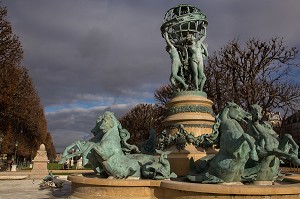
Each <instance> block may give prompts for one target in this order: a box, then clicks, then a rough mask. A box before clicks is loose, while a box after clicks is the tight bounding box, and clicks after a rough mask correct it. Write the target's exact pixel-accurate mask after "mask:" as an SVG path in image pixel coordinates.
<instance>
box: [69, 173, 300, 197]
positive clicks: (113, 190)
mask: <svg viewBox="0 0 300 199" xmlns="http://www.w3.org/2000/svg"><path fill="white" fill-rule="evenodd" d="M68 180H70V181H71V182H72V195H71V196H70V198H71V199H78V198H86V199H90V198H93V199H94V198H103V199H110V198H114V199H126V198H130V199H146V198H148V199H156V198H159V199H171V198H172V199H173V198H178V199H179V198H180V199H194V198H203V199H204V198H205V199H219V198H220V199H232V198H234V199H252V198H257V199H259V198H264V199H265V198H268V199H279V198H281V199H282V198H285V199H294V198H300V176H298V175H297V176H296V175H295V176H290V177H287V178H286V179H285V180H284V181H283V182H280V183H276V184H274V185H224V184H199V183H191V182H187V181H184V180H182V179H176V181H171V180H144V179H142V180H134V179H103V178H98V177H96V176H95V175H93V174H89V175H85V176H83V175H80V174H72V175H70V176H68Z"/></svg>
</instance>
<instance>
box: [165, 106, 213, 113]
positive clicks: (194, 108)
mask: <svg viewBox="0 0 300 199" xmlns="http://www.w3.org/2000/svg"><path fill="white" fill-rule="evenodd" d="M186 112H192V113H209V114H211V115H213V114H214V112H213V110H212V109H211V108H210V107H207V106H200V105H189V106H175V107H171V108H168V111H167V115H172V114H177V113H186Z"/></svg>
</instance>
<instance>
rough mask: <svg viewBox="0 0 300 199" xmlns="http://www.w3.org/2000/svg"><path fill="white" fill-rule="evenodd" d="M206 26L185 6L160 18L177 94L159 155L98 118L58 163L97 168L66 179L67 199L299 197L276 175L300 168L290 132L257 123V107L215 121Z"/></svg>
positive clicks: (298, 181) (232, 107) (297, 183)
mask: <svg viewBox="0 0 300 199" xmlns="http://www.w3.org/2000/svg"><path fill="white" fill-rule="evenodd" d="M207 25H208V20H207V17H206V16H205V15H204V14H203V13H202V11H201V10H200V9H198V8H196V7H194V6H191V5H187V4H180V5H178V6H176V7H174V8H172V9H170V10H169V11H167V13H166V15H165V17H164V21H163V25H162V26H161V33H162V36H163V38H164V39H165V41H166V44H167V47H166V50H167V52H168V53H169V54H170V57H171V66H172V67H171V76H170V82H171V84H172V86H173V89H174V91H175V92H174V93H175V94H174V96H173V98H172V99H171V100H170V101H169V102H168V103H167V108H168V116H167V117H166V119H165V120H164V121H163V125H164V126H165V128H166V130H164V131H163V132H162V133H161V135H162V136H161V137H160V138H159V143H158V146H157V149H156V153H157V155H146V154H142V153H141V152H140V149H139V148H138V147H137V146H135V145H131V144H128V143H127V140H128V139H129V138H130V133H129V132H128V131H127V130H126V129H124V128H123V127H122V126H121V124H120V122H119V121H118V120H117V119H116V118H115V116H114V114H113V113H112V112H109V111H107V112H105V113H104V114H102V115H100V116H99V117H98V118H97V120H96V125H95V127H94V128H93V129H92V133H93V135H94V137H93V138H91V139H90V140H89V141H75V142H74V143H73V144H71V145H70V146H68V147H67V148H66V149H65V151H64V153H63V159H62V160H61V162H62V163H63V162H65V160H66V159H69V158H72V157H74V156H81V157H82V162H83V165H85V164H87V163H90V164H91V166H92V168H93V170H94V173H90V174H85V175H78V174H77V175H75V174H74V175H70V176H68V179H69V180H70V181H71V182H72V195H71V196H70V198H74V199H76V198H87V199H89V198H119V199H121V198H153V199H154V198H164V199H169V198H170V199H171V198H182V199H185V198H186V199H192V198H208V199H210V198H214V199H215V198H235V199H239V198H290V199H292V198H299V195H300V189H299V188H300V177H298V176H283V175H282V174H281V173H280V172H279V164H280V161H281V160H288V161H291V162H293V163H294V164H296V165H300V160H299V159H298V149H299V147H298V145H297V144H296V143H295V141H294V140H293V138H292V137H291V136H290V135H289V134H286V135H285V136H284V137H283V138H281V139H279V137H278V135H277V133H276V132H275V131H274V130H273V129H272V127H271V125H270V124H269V123H267V122H264V121H262V114H261V111H262V109H261V107H260V106H259V105H257V104H254V105H252V106H251V109H250V112H247V111H246V110H243V109H242V108H241V107H240V106H238V105H237V104H235V103H234V102H228V103H227V104H226V106H225V107H224V108H223V109H222V111H221V112H220V113H219V114H217V115H216V116H214V114H213V111H212V108H211V107H212V104H213V103H212V101H211V100H209V99H207V96H206V93H205V92H204V91H203V86H204V83H205V80H206V77H205V74H204V72H203V67H204V65H203V60H204V59H205V58H206V57H207V56H208V52H207V44H205V43H204V39H205V37H206V27H207ZM242 122H243V123H246V125H247V130H244V129H243V128H242V127H241V123H242ZM214 148H217V150H215V149H214ZM171 151H172V152H171Z"/></svg>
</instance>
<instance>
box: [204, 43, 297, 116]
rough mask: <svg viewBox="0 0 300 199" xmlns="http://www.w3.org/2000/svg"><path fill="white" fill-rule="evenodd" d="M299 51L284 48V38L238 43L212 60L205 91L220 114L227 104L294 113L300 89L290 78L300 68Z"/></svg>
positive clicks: (229, 46) (209, 61) (213, 56)
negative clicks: (294, 70) (299, 66)
mask: <svg viewBox="0 0 300 199" xmlns="http://www.w3.org/2000/svg"><path fill="white" fill-rule="evenodd" d="M297 53H298V50H297V49H296V48H288V47H287V46H285V45H284V40H283V38H279V37H275V38H272V39H270V40H268V41H260V40H259V39H249V40H248V41H247V42H246V43H245V45H241V43H240V42H239V40H238V39H234V40H233V41H231V42H230V43H228V44H227V45H226V46H225V47H224V48H222V49H221V50H220V51H219V52H217V53H214V54H213V55H212V56H210V57H209V59H208V63H207V66H206V76H207V82H206V86H205V90H206V92H207V94H208V97H209V98H210V99H212V100H213V101H214V111H215V112H219V111H220V110H221V108H222V107H223V106H224V103H226V102H227V101H234V102H236V103H238V104H239V105H241V106H242V107H243V108H245V109H248V108H249V106H250V105H251V104H254V103H258V104H260V105H261V106H262V108H263V109H264V110H265V111H271V110H273V109H282V110H284V111H289V110H294V109H296V108H297V107H298V104H299V99H300V86H299V84H296V83H293V82H292V81H290V80H289V79H288V78H289V77H290V74H291V71H292V69H294V68H295V67H298V64H297V63H296V62H295V56H296V54H297Z"/></svg>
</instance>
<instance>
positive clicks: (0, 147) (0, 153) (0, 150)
mask: <svg viewBox="0 0 300 199" xmlns="http://www.w3.org/2000/svg"><path fill="white" fill-rule="evenodd" d="M2 141H3V135H2V134H1V135H0V156H1V159H0V160H1V161H2Z"/></svg>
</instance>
